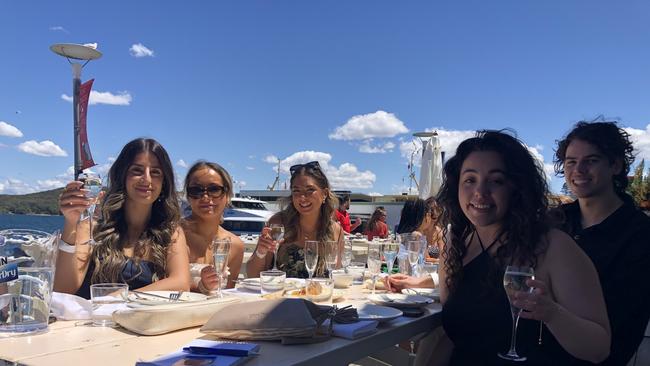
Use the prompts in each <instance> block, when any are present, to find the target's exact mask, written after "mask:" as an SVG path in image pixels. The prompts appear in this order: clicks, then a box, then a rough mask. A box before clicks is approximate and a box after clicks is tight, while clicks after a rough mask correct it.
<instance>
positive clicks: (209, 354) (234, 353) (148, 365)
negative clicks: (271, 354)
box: [135, 339, 260, 366]
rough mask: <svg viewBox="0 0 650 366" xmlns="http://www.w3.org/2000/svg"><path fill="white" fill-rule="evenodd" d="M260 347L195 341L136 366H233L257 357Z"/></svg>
mask: <svg viewBox="0 0 650 366" xmlns="http://www.w3.org/2000/svg"><path fill="white" fill-rule="evenodd" d="M259 348H260V346H259V345H258V344H256V343H245V342H222V341H209V340H204V339H195V340H193V341H192V342H190V343H189V344H187V345H185V346H184V347H183V348H182V349H181V350H179V351H176V352H173V353H170V354H168V355H165V356H162V357H160V358H157V359H155V360H153V361H149V362H146V361H139V362H137V363H136V364H135V365H136V366H173V365H179V364H180V363H178V362H179V361H183V360H184V361H185V363H183V364H185V365H194V364H197V365H199V364H203V363H200V361H201V360H206V361H207V362H208V363H207V364H209V365H213V366H235V365H239V364H242V363H244V362H246V361H247V360H248V358H249V356H253V355H257V351H258V350H259Z"/></svg>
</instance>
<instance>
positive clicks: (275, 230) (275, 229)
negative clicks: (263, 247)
mask: <svg viewBox="0 0 650 366" xmlns="http://www.w3.org/2000/svg"><path fill="white" fill-rule="evenodd" d="M270 228H271V238H273V240H274V241H275V250H274V251H273V271H277V270H278V246H279V245H280V244H279V241H280V240H282V238H284V226H282V224H271V225H270Z"/></svg>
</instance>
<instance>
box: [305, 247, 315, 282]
mask: <svg viewBox="0 0 650 366" xmlns="http://www.w3.org/2000/svg"><path fill="white" fill-rule="evenodd" d="M304 253H305V268H307V273H308V274H309V281H311V277H312V276H313V275H314V271H315V270H316V264H317V263H318V242H317V241H315V240H306V241H305V250H304Z"/></svg>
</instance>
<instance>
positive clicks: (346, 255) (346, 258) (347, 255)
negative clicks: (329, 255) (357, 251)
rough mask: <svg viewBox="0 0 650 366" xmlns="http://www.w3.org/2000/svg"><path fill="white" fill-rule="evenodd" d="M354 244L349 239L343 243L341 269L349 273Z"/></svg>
mask: <svg viewBox="0 0 650 366" xmlns="http://www.w3.org/2000/svg"><path fill="white" fill-rule="evenodd" d="M352 256H353V255H352V242H351V241H350V240H349V239H345V241H344V242H343V254H342V255H341V267H343V268H344V269H345V271H346V272H347V268H348V266H349V265H350V263H351V262H352Z"/></svg>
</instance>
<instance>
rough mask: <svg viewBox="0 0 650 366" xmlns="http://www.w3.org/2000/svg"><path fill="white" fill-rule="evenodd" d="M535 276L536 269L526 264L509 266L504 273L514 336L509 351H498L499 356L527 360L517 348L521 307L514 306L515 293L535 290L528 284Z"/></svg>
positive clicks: (512, 359)
mask: <svg viewBox="0 0 650 366" xmlns="http://www.w3.org/2000/svg"><path fill="white" fill-rule="evenodd" d="M534 278H535V271H534V270H533V268H532V267H526V266H519V267H518V266H508V267H506V272H505V274H504V275H503V287H504V288H505V290H506V294H507V295H508V300H509V301H510V312H511V313H512V337H511V338H510V350H509V351H508V353H505V354H503V353H498V355H499V357H501V358H503V359H506V360H510V361H526V357H523V356H519V355H518V354H517V350H516V349H515V346H516V343H517V325H519V314H521V309H520V308H518V307H516V306H514V305H513V304H512V302H513V301H514V300H515V294H516V293H517V292H518V291H525V292H530V291H532V290H533V288H532V287H529V286H528V285H527V284H526V281H527V280H529V279H530V280H532V279H534Z"/></svg>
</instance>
